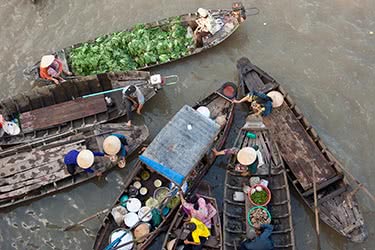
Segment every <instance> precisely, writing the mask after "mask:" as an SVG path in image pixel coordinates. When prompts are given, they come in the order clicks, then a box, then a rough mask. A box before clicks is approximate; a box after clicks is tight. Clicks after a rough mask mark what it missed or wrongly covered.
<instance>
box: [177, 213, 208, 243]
mask: <svg viewBox="0 0 375 250" xmlns="http://www.w3.org/2000/svg"><path fill="white" fill-rule="evenodd" d="M184 227H185V229H187V230H189V231H190V233H189V235H188V237H187V239H186V240H184V244H185V246H184V250H201V249H203V246H204V243H205V242H206V241H207V240H208V237H210V236H211V232H210V230H209V229H208V227H207V226H206V225H205V224H204V223H203V222H202V221H200V220H199V219H197V218H191V219H190V221H189V222H188V223H186V224H185V225H184Z"/></svg>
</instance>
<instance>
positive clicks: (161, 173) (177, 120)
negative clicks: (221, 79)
mask: <svg viewBox="0 0 375 250" xmlns="http://www.w3.org/2000/svg"><path fill="white" fill-rule="evenodd" d="M222 129H223V128H222V127H220V126H219V125H218V124H217V123H215V122H214V121H212V120H211V119H208V118H207V117H204V116H203V115H201V114H199V113H198V112H196V111H195V110H194V109H192V108H191V107H189V106H187V105H185V106H184V107H183V108H182V109H181V110H180V111H179V112H178V113H177V114H176V115H175V116H174V117H173V118H172V120H171V121H169V122H168V124H167V125H166V126H165V127H164V128H163V129H162V130H161V131H160V132H159V134H158V135H157V136H156V138H155V139H154V140H153V141H152V143H151V144H150V145H149V146H148V147H147V149H146V150H145V152H143V153H142V155H141V156H140V157H139V160H138V161H137V163H136V165H135V169H134V171H133V172H132V173H131V175H130V176H129V178H128V179H127V180H126V182H125V185H124V189H123V192H122V193H121V195H120V196H119V197H118V199H117V200H116V203H115V204H114V206H113V207H116V206H118V205H119V204H120V200H121V197H123V195H128V194H129V189H130V186H131V185H132V183H133V182H134V181H135V180H139V181H141V182H142V186H144V187H146V188H147V190H148V194H152V193H153V192H154V191H155V189H156V188H155V186H154V181H155V180H156V179H159V180H161V181H162V182H163V184H164V186H165V185H168V184H169V183H173V184H174V185H176V186H178V187H182V186H184V183H187V193H190V192H192V191H194V189H195V188H196V186H197V185H198V183H197V182H199V181H200V179H201V178H202V175H204V174H205V172H206V171H207V169H208V168H209V167H210V165H208V164H207V160H206V154H207V152H209V150H210V148H211V147H212V145H213V143H214V141H215V140H216V141H217V140H219V138H220V137H221V136H218V135H219V133H220V131H221V130H222ZM197 167H198V169H199V170H198V169H195V168H197ZM193 169H195V170H194V172H195V173H194V174H192V172H193ZM144 171H148V172H151V173H152V174H150V175H149V176H150V177H149V179H147V180H144V181H142V178H141V177H142V172H144ZM138 198H139V199H140V200H141V201H142V202H144V200H146V199H148V198H144V197H138ZM177 210H178V206H176V207H174V208H173V209H171V210H170V211H169V213H168V214H167V215H166V216H162V222H161V224H160V225H158V226H157V227H155V228H153V229H152V230H151V232H150V233H149V234H148V236H147V237H146V238H144V239H143V240H142V241H137V242H135V243H134V244H135V245H136V247H135V248H134V249H147V246H148V245H149V244H150V243H151V242H152V240H153V239H154V238H155V237H156V236H157V235H158V234H159V233H160V232H161V231H162V230H163V229H164V227H165V226H166V225H168V222H170V220H171V219H172V218H173V216H174V214H175V212H177ZM121 226H122V225H118V224H117V223H116V222H115V219H114V217H113V215H112V213H109V214H108V215H107V216H106V217H105V219H104V221H103V223H102V225H101V227H100V229H99V231H98V234H97V237H96V241H95V244H94V249H95V250H99V249H104V248H105V247H106V246H107V245H108V244H109V237H110V235H111V232H113V231H114V230H115V229H118V228H119V227H121Z"/></svg>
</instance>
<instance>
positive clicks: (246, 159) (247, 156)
mask: <svg viewBox="0 0 375 250" xmlns="http://www.w3.org/2000/svg"><path fill="white" fill-rule="evenodd" d="M256 158H257V152H256V151H255V149H253V148H252V147H245V148H242V149H241V150H240V151H239V152H238V154H237V161H238V162H239V163H240V164H241V165H244V166H248V165H250V164H252V163H253V162H254V161H255V160H256Z"/></svg>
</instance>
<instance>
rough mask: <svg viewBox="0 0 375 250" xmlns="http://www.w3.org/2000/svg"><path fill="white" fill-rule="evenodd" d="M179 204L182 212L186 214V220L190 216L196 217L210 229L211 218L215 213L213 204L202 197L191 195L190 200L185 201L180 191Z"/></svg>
mask: <svg viewBox="0 0 375 250" xmlns="http://www.w3.org/2000/svg"><path fill="white" fill-rule="evenodd" d="M180 200H181V205H182V207H183V209H184V212H185V213H186V214H187V216H188V220H190V219H191V218H197V219H199V220H200V221H202V222H203V223H204V224H205V225H206V226H207V228H208V229H211V226H212V222H211V219H212V218H213V217H214V216H215V215H216V213H217V211H216V209H215V207H214V206H212V205H211V204H210V203H207V202H206V200H205V199H204V198H202V197H199V198H198V197H197V196H193V197H192V198H191V199H190V202H187V201H186V200H185V198H184V196H183V194H182V193H180Z"/></svg>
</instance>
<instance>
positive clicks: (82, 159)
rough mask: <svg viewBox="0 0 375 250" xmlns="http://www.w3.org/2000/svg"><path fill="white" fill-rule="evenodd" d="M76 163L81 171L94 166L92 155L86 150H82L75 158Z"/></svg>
mask: <svg viewBox="0 0 375 250" xmlns="http://www.w3.org/2000/svg"><path fill="white" fill-rule="evenodd" d="M77 163H78V166H79V167H80V168H83V169H86V168H89V167H91V166H92V164H94V154H93V153H92V152H91V151H90V150H88V149H84V150H82V151H81V152H79V154H78V156H77Z"/></svg>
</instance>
